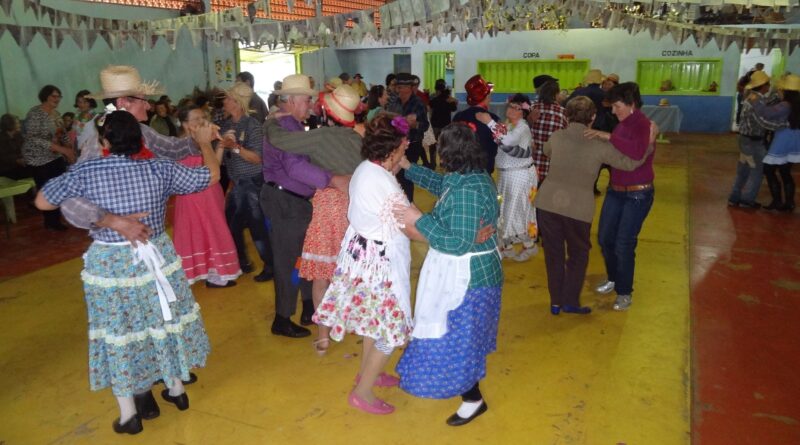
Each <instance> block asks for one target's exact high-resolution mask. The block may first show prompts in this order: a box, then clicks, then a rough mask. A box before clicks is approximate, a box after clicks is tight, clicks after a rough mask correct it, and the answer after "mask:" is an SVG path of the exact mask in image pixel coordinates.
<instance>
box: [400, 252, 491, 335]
mask: <svg viewBox="0 0 800 445" xmlns="http://www.w3.org/2000/svg"><path fill="white" fill-rule="evenodd" d="M490 254H495V255H498V254H499V253H498V251H497V249H492V250H486V251H483V252H470V253H467V254H464V255H460V256H455V255H448V254H446V253H442V252H439V251H438V250H436V249H433V248H430V249H428V255H427V256H426V257H425V263H424V264H423V265H422V270H421V271H420V273H419V281H418V282H417V303H416V305H415V307H414V318H415V321H414V331H413V332H412V333H411V336H412V337H414V338H441V337H442V336H444V335H445V334H447V314H448V312H450V311H452V310H453V309H455V308H457V307H459V306H461V303H463V302H464V296H465V295H466V293H467V288H468V287H469V280H470V278H471V276H472V275H471V273H470V269H469V263H470V260H471V259H472V257H474V256H478V255H490Z"/></svg>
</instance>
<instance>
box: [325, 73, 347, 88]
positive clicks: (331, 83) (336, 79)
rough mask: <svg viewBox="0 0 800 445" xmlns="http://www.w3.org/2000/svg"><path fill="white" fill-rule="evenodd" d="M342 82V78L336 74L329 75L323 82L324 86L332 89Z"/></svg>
mask: <svg viewBox="0 0 800 445" xmlns="http://www.w3.org/2000/svg"><path fill="white" fill-rule="evenodd" d="M343 83H344V82H342V78H341V77H338V76H337V77H331V78H330V79H328V81H327V82H325V86H329V87H330V88H331V89H332V90H335V89H337V88H339V87H340V86H342V84H343Z"/></svg>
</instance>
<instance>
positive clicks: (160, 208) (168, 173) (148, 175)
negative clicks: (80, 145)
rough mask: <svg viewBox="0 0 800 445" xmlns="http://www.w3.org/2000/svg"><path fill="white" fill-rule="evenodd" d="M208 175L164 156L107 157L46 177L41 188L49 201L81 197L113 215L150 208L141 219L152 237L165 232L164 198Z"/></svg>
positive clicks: (97, 234)
mask: <svg viewBox="0 0 800 445" xmlns="http://www.w3.org/2000/svg"><path fill="white" fill-rule="evenodd" d="M210 177H211V173H210V172H209V170H208V169H207V168H205V167H201V168H189V167H184V166H182V165H180V164H177V163H175V162H173V161H168V160H164V159H151V160H147V161H134V160H131V159H128V158H126V157H122V156H109V157H106V158H99V159H93V160H90V161H86V162H83V163H80V164H76V165H75V166H74V167H73V168H72V169H70V170H69V171H68V172H67V173H64V174H63V175H61V176H59V177H57V178H54V179H51V180H50V181H49V182H48V183H47V184H45V186H44V188H43V189H42V192H43V193H44V197H45V198H46V199H47V201H48V202H49V203H51V204H53V205H60V204H61V203H62V202H63V201H64V200H66V199H69V198H77V197H83V198H86V199H88V200H90V201H91V202H93V203H95V204H97V205H98V206H100V207H102V208H103V209H105V210H106V211H108V212H111V213H113V214H116V215H130V214H132V213H139V212H149V214H148V215H147V216H146V217H144V218H142V220H141V221H142V222H143V223H144V224H145V225H147V226H148V227H150V228H151V229H153V231H154V234H153V236H154V237H155V236H157V235H160V234H161V233H163V232H164V218H165V212H166V208H167V199H168V198H169V197H170V196H171V195H182V194H188V193H194V192H198V191H200V190H203V189H205V188H206V187H208V182H209V179H210ZM89 234H90V235H91V237H92V238H94V239H95V240H99V241H106V242H122V241H125V238H123V237H122V236H121V235H120V234H118V233H117V232H115V231H114V230H111V229H93V230H91V231H90V232H89Z"/></svg>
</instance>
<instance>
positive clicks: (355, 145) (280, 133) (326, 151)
mask: <svg viewBox="0 0 800 445" xmlns="http://www.w3.org/2000/svg"><path fill="white" fill-rule="evenodd" d="M264 136H265V137H266V138H267V140H268V141H269V142H270V144H272V145H273V146H275V147H276V148H279V149H281V150H283V151H285V152H288V153H295V154H302V155H307V156H308V157H309V158H310V159H311V163H312V164H314V165H316V166H317V167H320V168H322V169H325V170H327V171H329V172H331V173H333V174H336V175H351V174H353V172H354V171H355V169H356V167H358V165H359V164H361V161H362V158H361V143H362V139H361V136H359V134H358V133H356V132H355V131H353V129H352V128H345V127H322V128H317V129H316V130H311V131H286V130H285V129H283V127H281V126H280V124H279V123H278V120H277V119H267V122H266V123H265V124H264Z"/></svg>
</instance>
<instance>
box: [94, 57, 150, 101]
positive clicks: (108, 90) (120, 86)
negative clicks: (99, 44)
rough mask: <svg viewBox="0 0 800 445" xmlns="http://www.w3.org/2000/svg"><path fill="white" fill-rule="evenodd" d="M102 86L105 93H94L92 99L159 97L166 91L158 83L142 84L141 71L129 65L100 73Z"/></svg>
mask: <svg viewBox="0 0 800 445" xmlns="http://www.w3.org/2000/svg"><path fill="white" fill-rule="evenodd" d="M100 85H101V86H102V88H103V91H100V92H97V93H92V94H91V95H89V96H88V97H89V98H92V99H114V98H117V97H125V96H157V95H160V94H164V89H163V88H161V87H160V86H159V85H158V82H157V81H155V80H154V81H152V82H142V77H141V76H140V75H139V71H138V70H137V69H136V68H134V67H132V66H127V65H109V66H107V67H105V68H103V70H102V71H100Z"/></svg>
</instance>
